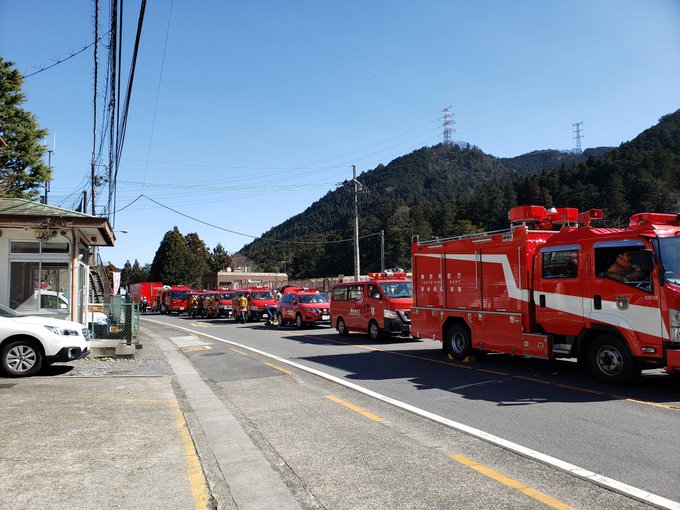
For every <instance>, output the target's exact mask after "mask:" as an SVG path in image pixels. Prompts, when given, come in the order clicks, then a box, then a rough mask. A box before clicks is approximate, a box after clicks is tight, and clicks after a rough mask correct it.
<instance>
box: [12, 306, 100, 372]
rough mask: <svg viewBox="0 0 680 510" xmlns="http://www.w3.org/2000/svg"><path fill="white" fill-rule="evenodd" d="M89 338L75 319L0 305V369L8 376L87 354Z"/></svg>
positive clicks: (86, 331)
mask: <svg viewBox="0 0 680 510" xmlns="http://www.w3.org/2000/svg"><path fill="white" fill-rule="evenodd" d="M90 340H91V336H90V332H89V330H88V329H87V328H86V327H85V326H83V325H82V324H79V323H77V322H70V321H65V320H62V319H54V318H51V317H45V316H40V317H39V316H26V315H21V314H18V313H17V312H15V311H14V310H12V309H11V308H7V307H6V306H4V305H0V368H2V370H3V371H4V372H5V373H7V375H9V376H10V377H22V376H28V375H34V374H36V373H38V372H39V371H40V369H41V368H42V367H43V366H47V365H50V364H52V363H54V362H56V361H73V360H76V359H79V358H83V357H85V356H88V355H89V354H90Z"/></svg>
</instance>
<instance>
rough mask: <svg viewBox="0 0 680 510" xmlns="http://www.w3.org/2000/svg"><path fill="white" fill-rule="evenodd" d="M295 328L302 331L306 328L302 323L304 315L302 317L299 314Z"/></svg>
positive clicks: (296, 316) (296, 317)
mask: <svg viewBox="0 0 680 510" xmlns="http://www.w3.org/2000/svg"><path fill="white" fill-rule="evenodd" d="M295 327H296V328H298V329H302V328H304V327H305V323H304V322H302V315H300V314H299V313H298V314H297V315H295Z"/></svg>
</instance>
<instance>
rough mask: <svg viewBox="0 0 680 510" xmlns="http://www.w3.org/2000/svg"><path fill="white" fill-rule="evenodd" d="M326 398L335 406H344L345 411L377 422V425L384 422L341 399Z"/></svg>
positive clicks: (331, 396) (328, 396) (334, 397)
mask: <svg viewBox="0 0 680 510" xmlns="http://www.w3.org/2000/svg"><path fill="white" fill-rule="evenodd" d="M326 398H327V399H328V400H331V401H333V402H335V403H336V404H340V405H341V406H344V407H346V408H347V409H350V410H352V411H354V412H355V413H359V414H360V415H362V416H365V417H366V418H368V419H370V420H373V421H377V422H378V423H382V422H383V421H385V420H384V419H383V418H381V417H380V416H377V415H375V414H373V413H371V412H370V411H367V410H366V409H363V408H361V407H359V406H355V405H354V404H350V403H349V402H345V401H344V400H342V399H341V398H339V397H336V396H334V395H326Z"/></svg>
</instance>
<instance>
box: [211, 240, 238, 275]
mask: <svg viewBox="0 0 680 510" xmlns="http://www.w3.org/2000/svg"><path fill="white" fill-rule="evenodd" d="M232 265H233V261H232V260H231V257H230V256H229V253H227V250H225V249H224V246H222V243H217V246H215V247H214V248H213V251H212V253H211V254H210V270H211V271H222V270H223V269H225V268H227V267H229V266H232Z"/></svg>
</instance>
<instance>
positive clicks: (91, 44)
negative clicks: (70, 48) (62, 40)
mask: <svg viewBox="0 0 680 510" xmlns="http://www.w3.org/2000/svg"><path fill="white" fill-rule="evenodd" d="M107 34H108V32H107V33H106V34H102V35H101V36H100V37H99V38H96V39H95V40H94V41H92V42H91V43H90V44H88V45H87V46H83V47H82V48H81V49H79V50H78V51H75V52H72V53H71V54H69V55H68V56H67V57H64V58H62V59H57V60H56V61H55V62H54V63H53V64H50V65H48V66H45V67H42V68H40V69H38V70H37V71H34V72H32V73H31V74H25V75H24V79H26V78H30V77H31V76H35V75H36V74H38V73H42V72H43V71H47V70H48V69H52V68H53V67H54V66H58V65H59V64H63V63H64V62H66V61H67V60H70V59H72V58H73V57H75V56H76V55H80V54H81V53H82V52H83V51H85V50H87V49H89V48H91V47H92V46H93V45H94V44H96V43H98V42H99V41H100V40H101V39H102V38H103V37H104V36H106V35H107Z"/></svg>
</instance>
